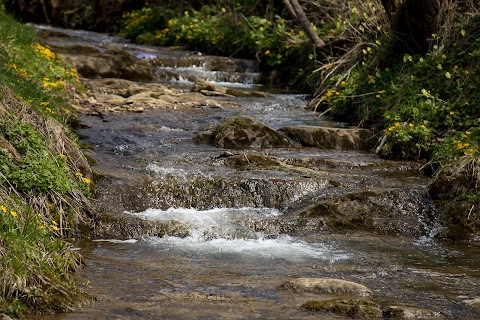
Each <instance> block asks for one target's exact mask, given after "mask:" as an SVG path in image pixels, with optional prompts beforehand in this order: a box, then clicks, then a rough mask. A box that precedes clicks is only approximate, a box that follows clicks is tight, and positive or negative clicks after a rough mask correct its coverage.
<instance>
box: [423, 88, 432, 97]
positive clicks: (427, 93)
mask: <svg viewBox="0 0 480 320" xmlns="http://www.w3.org/2000/svg"><path fill="white" fill-rule="evenodd" d="M421 91H422V94H423V95H424V96H425V97H427V98H431V97H432V95H431V94H430V91H428V90H426V89H422V90H421Z"/></svg>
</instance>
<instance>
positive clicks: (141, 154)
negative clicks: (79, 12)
mask: <svg viewBox="0 0 480 320" xmlns="http://www.w3.org/2000/svg"><path fill="white" fill-rule="evenodd" d="M45 28H46V27H40V29H45ZM55 30H56V31H57V32H63V33H66V34H68V35H69V37H68V38H67V39H62V40H61V41H60V40H58V41H60V42H61V43H62V44H63V45H68V44H78V43H83V44H90V45H93V46H97V47H99V48H102V45H104V44H105V43H107V44H109V45H111V44H112V43H113V44H117V45H118V44H120V45H122V46H123V47H124V48H126V49H127V50H128V51H130V52H131V53H133V54H135V55H136V56H137V57H139V58H141V59H146V60H155V59H159V58H160V57H161V58H162V59H161V61H162V62H160V60H158V61H157V62H155V63H154V64H153V65H154V67H155V68H156V69H155V70H156V81H162V82H168V83H170V84H171V85H177V86H181V87H182V88H185V87H186V86H187V85H191V84H192V81H193V80H194V77H199V76H200V77H201V78H203V79H207V80H209V81H217V82H220V83H223V84H225V83H227V84H229V85H230V86H232V87H243V88H255V89H256V90H259V89H261V88H262V87H261V85H259V84H256V83H255V81H256V80H255V79H257V72H258V70H257V69H256V68H255V64H254V63H251V62H247V61H241V63H236V64H233V63H232V65H236V66H237V67H236V69H235V68H234V69H230V70H227V71H225V70H221V71H218V70H216V71H213V69H215V68H212V66H213V65H218V61H217V60H216V59H223V58H215V57H206V56H203V55H200V54H198V53H197V54H191V53H187V52H182V51H178V50H176V51H173V50H169V49H161V48H151V47H142V46H138V45H131V44H128V43H127V42H125V41H124V40H122V39H120V38H115V37H109V36H106V35H99V34H96V33H88V32H83V31H69V30H62V29H55ZM54 40H55V39H53V40H52V41H54ZM55 41H57V40H55ZM57 45H59V44H58V43H57ZM192 61H193V63H192ZM238 65H241V66H242V68H243V69H240V68H238ZM306 98H307V97H305V96H304V95H298V94H285V93H283V94H275V95H273V94H272V95H269V96H268V97H266V98H221V99H219V100H218V101H219V102H220V103H223V102H225V103H227V102H232V101H235V102H236V103H237V105H236V106H235V107H231V108H230V107H228V108H227V107H225V108H193V109H191V110H173V109H162V110H147V111H145V112H143V113H141V114H132V113H130V114H105V115H103V116H102V117H92V116H82V123H83V124H84V125H85V128H84V129H81V130H80V131H79V134H80V137H81V139H82V140H83V141H84V142H87V143H89V144H90V145H92V146H93V147H94V150H95V153H93V154H92V155H91V156H92V157H93V158H94V160H95V161H96V165H95V167H96V170H97V171H98V172H100V173H101V174H102V175H103V178H102V179H100V180H99V181H98V184H97V186H96V188H97V203H98V207H99V208H101V209H102V210H103V211H105V212H106V213H108V214H110V215H112V216H115V217H123V218H125V217H126V218H128V219H141V221H145V222H154V223H156V224H159V225H162V226H164V227H163V229H162V231H161V232H158V230H157V231H155V232H151V231H149V230H147V229H145V230H143V229H140V230H139V229H138V228H137V229H134V230H133V229H132V230H127V231H128V232H127V231H126V232H124V233H122V232H120V233H119V234H118V236H116V237H115V236H114V235H115V234H113V235H112V234H109V236H108V237H101V238H98V239H95V240H93V241H90V240H88V241H87V240H84V241H81V242H79V243H77V244H76V245H78V247H79V250H80V251H81V252H82V253H83V255H84V257H85V259H86V260H85V261H86V267H85V268H84V269H83V270H82V271H81V272H79V275H78V277H79V281H80V282H81V283H83V284H84V286H83V287H84V289H85V291H87V292H88V293H89V294H91V295H92V296H94V297H96V299H97V300H96V301H95V302H94V303H92V304H91V305H89V306H86V307H85V308H82V309H79V310H77V311H74V312H69V313H65V314H57V315H51V316H48V317H44V318H45V319H314V318H315V319H317V318H321V319H348V317H345V316H342V315H336V314H333V313H321V314H318V313H312V312H307V311H304V310H302V309H301V308H300V306H301V305H302V304H303V303H305V302H306V301H308V300H312V299H326V298H328V297H327V296H325V295H318V294H312V293H299V292H291V291H288V290H286V289H283V288H282V287H281V285H282V284H283V283H284V282H285V281H288V280H291V279H294V278H308V277H330V278H340V279H345V280H351V281H354V282H358V283H361V284H364V285H366V286H367V287H369V288H370V289H371V290H372V291H373V296H372V297H371V299H372V300H374V301H375V302H377V303H379V304H380V305H381V306H382V307H386V306H390V305H407V306H413V307H418V308H427V309H431V310H434V311H437V312H441V313H442V314H443V316H444V317H446V318H451V319H472V320H473V319H480V310H479V309H478V308H477V309H475V308H474V307H472V306H469V305H468V304H466V303H465V300H468V299H475V298H478V297H480V245H478V244H476V243H469V244H448V243H442V242H438V241H436V240H434V239H433V238H431V237H430V236H431V235H433V234H434V233H435V232H436V228H437V227H439V226H438V225H436V224H435V223H432V222H431V221H430V222H428V221H427V220H426V218H425V216H422V215H421V214H419V216H418V217H415V219H416V221H417V222H418V224H425V225H426V226H427V227H426V229H427V232H425V233H424V234H422V235H419V236H415V237H414V236H401V235H396V236H387V235H376V234H371V233H352V232H350V233H345V232H343V233H342V232H340V233H331V232H325V231H315V230H314V229H311V228H309V227H308V224H306V225H305V228H299V227H298V221H297V220H296V219H297V218H298V217H296V216H295V214H294V213H295V212H296V211H297V210H298V209H299V208H302V207H304V206H306V205H308V204H312V203H315V202H316V201H318V200H321V199H329V198H334V197H337V196H341V195H344V194H348V193H350V192H353V191H356V190H371V189H374V188H377V189H378V188H379V187H381V188H384V189H385V190H390V191H391V190H401V191H402V192H404V193H407V194H410V193H412V194H414V195H415V197H417V198H418V197H419V196H418V195H419V194H422V192H421V191H422V190H423V191H424V190H426V189H427V188H428V178H427V177H424V176H422V175H421V174H420V173H419V172H418V168H419V167H420V166H421V165H420V164H415V163H410V162H391V161H385V160H382V159H378V158H376V157H375V156H374V155H372V154H370V153H361V152H349V151H328V150H318V149H314V148H299V147H296V148H286V149H265V150H258V149H249V150H236V151H233V152H232V153H233V154H235V155H236V156H238V157H237V158H241V157H242V156H244V157H245V158H246V159H247V160H246V161H247V164H248V165H249V164H250V163H249V160H248V156H250V155H261V156H263V157H269V158H271V159H275V160H278V161H282V163H286V164H289V166H284V167H283V169H279V168H278V167H275V168H271V167H268V166H267V167H249V166H248V165H247V168H244V167H242V166H238V165H232V164H229V163H228V161H229V160H228V159H229V158H231V155H230V154H228V155H227V156H224V152H225V150H222V149H218V148H215V147H213V146H210V145H206V144H197V143H195V142H194V140H193V138H194V137H195V136H196V135H197V134H198V133H199V132H204V131H208V130H211V129H212V128H213V127H214V126H215V125H218V123H219V122H220V121H221V119H223V118H226V117H228V116H231V115H234V114H249V115H253V116H255V117H257V118H258V119H260V120H261V121H263V122H265V123H267V124H268V125H270V126H271V127H273V128H275V129H278V128H281V127H284V126H287V125H300V124H308V125H317V126H335V127H342V124H339V123H333V122H331V121H329V120H326V119H324V118H319V117H318V116H317V115H315V114H313V113H311V112H309V111H306V110H304V109H303V108H302V106H303V105H304V104H305V103H306ZM222 99H223V100H222ZM237 158H236V159H237ZM296 163H310V164H312V165H311V166H310V167H309V168H310V169H309V170H299V169H297V167H295V166H293V164H296ZM418 190H420V191H418ZM417 191H418V192H417ZM399 197H400V196H399ZM417 198H415V199H417ZM412 199H413V198H412ZM418 202H419V203H422V205H424V207H425V208H430V206H431V204H430V203H429V202H428V199H423V198H422V199H420V200H418ZM402 205H404V207H405V208H406V209H405V210H407V209H408V207H409V205H410V204H409V203H406V204H402ZM402 210H403V209H402ZM428 210H430V209H428ZM428 210H427V209H425V211H428ZM385 214H388V213H385ZM35 318H42V317H35Z"/></svg>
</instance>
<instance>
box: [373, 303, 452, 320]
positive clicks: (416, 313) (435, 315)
mask: <svg viewBox="0 0 480 320" xmlns="http://www.w3.org/2000/svg"><path fill="white" fill-rule="evenodd" d="M383 315H384V317H385V318H386V319H396V320H406V319H416V320H427V319H431V320H439V319H445V317H444V316H443V315H442V314H440V312H437V311H433V310H429V309H420V308H413V307H407V306H390V307H388V308H387V309H386V310H385V311H384V312H383Z"/></svg>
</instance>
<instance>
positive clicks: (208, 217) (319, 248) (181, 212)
mask: <svg viewBox="0 0 480 320" xmlns="http://www.w3.org/2000/svg"><path fill="white" fill-rule="evenodd" d="M128 213H129V214H131V215H135V216H138V217H141V218H143V219H148V220H155V221H177V222H179V223H181V224H184V225H186V226H188V230H189V236H187V237H183V238H180V237H173V236H164V237H162V238H159V237H148V238H145V239H144V240H143V241H145V242H146V243H147V244H149V245H153V246H156V247H158V248H160V249H163V250H171V249H175V250H178V251H181V252H185V253H199V252H200V253H202V254H213V255H218V254H219V255H230V254H235V255H242V256H249V257H252V258H264V259H285V260H290V261H298V260H303V259H309V258H315V259H322V260H326V261H330V262H334V261H336V260H341V259H347V258H348V254H346V253H345V252H343V251H339V250H336V249H335V248H333V246H331V245H326V244H322V243H316V244H315V245H312V244H308V243H306V242H304V241H300V240H298V239H296V238H293V237H291V236H288V235H284V234H281V235H278V234H265V233H262V232H256V231H254V230H251V229H249V230H246V229H248V226H246V225H245V223H244V221H246V220H248V219H258V220H261V219H265V220H268V219H272V220H274V219H276V218H279V217H281V212H279V211H278V210H276V209H271V208H215V209H211V210H196V209H193V208H190V209H186V208H170V209H168V210H158V209H148V210H146V211H143V212H138V213H131V212H128Z"/></svg>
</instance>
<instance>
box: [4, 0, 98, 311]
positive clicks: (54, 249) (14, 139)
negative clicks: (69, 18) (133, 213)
mask: <svg viewBox="0 0 480 320" xmlns="http://www.w3.org/2000/svg"><path fill="white" fill-rule="evenodd" d="M77 78H78V76H77V74H76V72H75V71H74V70H71V69H69V68H65V67H64V66H62V65H61V64H60V62H59V61H58V60H57V59H56V57H55V55H54V54H53V53H52V52H51V51H50V50H49V49H48V48H46V47H43V46H41V45H38V44H35V41H34V31H33V30H32V29H31V28H30V27H28V26H25V25H22V24H20V23H17V22H16V21H15V20H14V19H13V18H11V17H10V16H9V15H7V14H6V13H5V10H4V9H3V7H2V8H0V274H1V277H2V278H1V281H0V314H1V313H6V314H8V315H11V316H19V315H21V314H22V313H24V312H50V311H59V310H67V309H69V308H71V307H72V306H73V305H74V304H76V303H78V302H79V301H81V300H82V293H81V292H80V290H79V289H78V288H77V285H76V283H75V281H74V279H73V273H74V272H75V271H76V270H77V269H78V268H79V267H80V266H81V264H82V261H81V257H80V256H79V255H78V254H77V253H75V252H74V251H72V248H71V246H70V245H69V244H68V243H67V242H66V241H65V240H64V238H65V237H67V236H71V235H73V234H74V233H75V232H76V227H77V226H78V225H79V223H80V222H81V221H84V222H85V223H88V218H87V217H86V216H85V214H84V213H83V211H82V207H83V206H84V204H85V203H86V202H85V196H86V195H88V193H89V188H90V177H89V174H90V173H89V167H88V164H87V163H86V161H85V160H84V158H83V157H82V155H81V153H80V152H79V150H78V148H77V145H76V142H75V138H74V136H73V135H72V134H70V133H69V131H68V129H66V123H67V122H68V121H69V119H70V117H71V116H72V111H71V110H70V108H69V106H68V92H69V89H68V88H69V87H70V88H72V87H73V86H75V85H77V84H76V82H77V81H78V80H77Z"/></svg>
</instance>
